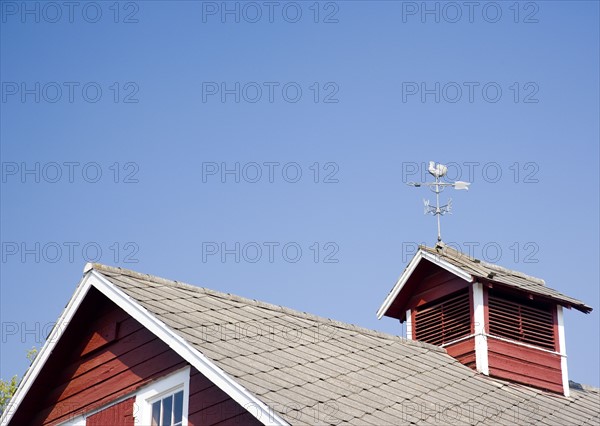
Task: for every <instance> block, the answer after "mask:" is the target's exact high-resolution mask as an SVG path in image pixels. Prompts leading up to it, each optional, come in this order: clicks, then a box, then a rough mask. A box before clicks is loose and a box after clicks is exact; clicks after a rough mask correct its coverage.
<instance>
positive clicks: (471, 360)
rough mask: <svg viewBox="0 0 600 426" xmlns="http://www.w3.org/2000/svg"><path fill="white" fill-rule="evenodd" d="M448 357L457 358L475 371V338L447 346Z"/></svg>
mask: <svg viewBox="0 0 600 426" xmlns="http://www.w3.org/2000/svg"><path fill="white" fill-rule="evenodd" d="M445 348H446V350H447V351H448V355H450V356H451V357H453V358H456V359H457V360H458V361H460V362H461V363H462V364H464V365H466V366H468V367H471V368H472V369H475V368H476V367H477V365H476V361H475V338H474V337H470V338H468V339H465V340H462V341H460V342H458V343H454V344H452V345H448V346H445Z"/></svg>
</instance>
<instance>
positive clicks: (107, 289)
mask: <svg viewBox="0 0 600 426" xmlns="http://www.w3.org/2000/svg"><path fill="white" fill-rule="evenodd" d="M84 272H85V275H84V277H83V278H82V280H81V282H80V283H79V285H78V287H77V289H76V290H75V294H74V295H73V297H72V298H71V300H70V301H69V304H68V305H67V307H66V308H65V310H64V311H63V313H62V315H61V317H60V318H59V320H58V322H57V326H55V327H54V329H53V330H52V333H51V336H53V338H52V339H48V340H47V341H46V343H45V344H44V346H43V347H42V350H41V351H40V353H39V354H38V356H37V357H36V359H35V361H34V362H33V364H32V366H31V367H30V368H29V370H27V373H26V374H25V377H24V378H23V380H22V381H21V383H20V384H19V387H18V388H17V391H16V392H15V395H14V397H13V399H12V400H11V403H10V405H9V408H8V409H7V410H6V411H5V412H4V414H3V415H2V418H1V419H0V425H1V426H5V425H7V424H8V423H9V422H10V420H11V418H12V416H13V414H14V413H15V412H16V411H17V409H18V407H19V405H20V404H21V402H22V401H23V399H24V398H25V395H26V394H27V392H28V391H29V389H30V388H31V386H32V384H33V382H34V381H35V379H36V378H37V376H38V375H39V373H40V371H41V369H42V368H43V367H44V365H45V363H46V361H47V360H48V357H49V356H50V354H51V353H52V351H53V349H54V347H55V346H56V343H57V342H58V341H59V340H60V338H61V337H62V335H63V333H64V330H65V329H66V327H59V325H60V324H68V323H69V322H70V320H71V319H72V318H73V316H74V315H75V313H76V312H77V310H78V308H79V306H80V305H81V302H82V300H83V299H84V297H85V296H86V295H87V293H88V291H89V289H90V288H91V287H92V286H93V287H95V288H96V289H97V290H99V291H100V292H101V293H102V294H104V295H105V296H106V297H108V298H109V299H110V300H111V301H112V302H113V303H115V304H116V305H117V306H119V307H120V308H121V309H123V310H124V311H125V312H127V313H128V314H129V315H131V317H132V318H134V319H135V320H137V321H138V322H139V323H141V324H142V325H143V326H144V327H146V328H147V329H148V330H149V331H150V332H152V333H153V334H154V335H156V336H157V337H158V338H159V339H161V340H162V341H163V342H165V343H166V344H167V345H168V346H169V347H171V348H172V349H173V350H174V351H175V352H177V353H178V354H179V355H180V356H181V357H182V358H183V359H184V360H185V361H187V362H188V363H190V364H191V365H192V366H193V367H194V368H196V369H197V370H198V371H199V372H200V373H202V374H203V375H204V376H206V378H208V379H209V380H210V381H211V382H213V383H214V384H215V385H216V386H217V387H219V388H220V389H221V390H222V391H223V392H225V393H226V394H227V395H229V396H230V397H231V398H232V399H233V400H234V401H236V402H237V403H238V404H240V405H241V406H242V407H243V408H244V409H245V410H247V411H248V412H250V414H252V415H253V416H254V417H256V419H258V420H259V421H260V422H261V423H263V424H264V425H288V423H287V422H286V421H285V420H284V419H283V418H282V417H280V416H279V415H278V414H277V413H275V412H274V411H273V410H272V409H271V408H270V407H269V406H267V405H266V404H265V403H263V402H262V401H260V400H259V399H258V398H257V397H255V396H254V395H253V394H252V393H250V391H248V390H247V389H246V388H244V387H243V386H241V385H240V384H239V383H237V382H236V381H235V380H234V379H233V378H232V377H231V376H229V375H228V374H227V373H226V372H225V371H223V370H222V369H221V368H219V367H218V366H217V365H215V364H214V363H213V362H212V361H211V360H209V359H208V358H207V357H206V356H204V355H203V354H202V353H201V352H200V351H198V350H197V349H196V348H194V347H193V346H192V345H191V344H190V343H189V342H187V341H186V340H184V339H183V338H182V337H181V336H179V335H178V334H176V333H175V332H174V331H173V330H172V329H171V328H170V327H168V326H167V325H166V324H165V323H163V322H162V321H160V320H159V319H158V318H156V317H155V316H154V315H152V314H151V313H150V312H149V311H148V310H146V309H145V308H144V307H142V306H141V305H139V304H138V303H137V302H136V301H135V300H133V299H132V298H131V297H129V296H128V295H127V294H125V293H124V292H123V291H122V290H121V289H119V288H117V287H116V286H115V285H113V284H112V283H111V282H110V281H109V280H107V279H106V278H105V277H104V276H103V275H102V274H101V273H99V272H98V271H96V270H94V269H91V268H90V267H89V265H86V267H85V269H84ZM55 331H56V335H54V334H55Z"/></svg>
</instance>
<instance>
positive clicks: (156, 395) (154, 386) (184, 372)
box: [133, 366, 190, 426]
mask: <svg viewBox="0 0 600 426" xmlns="http://www.w3.org/2000/svg"><path fill="white" fill-rule="evenodd" d="M180 390H183V418H182V423H181V424H182V425H183V426H187V425H188V409H189V401H190V367H189V366H187V367H185V368H183V369H181V370H178V371H176V372H174V373H171V374H169V375H167V376H165V377H163V378H161V379H158V380H157V381H155V382H153V383H151V384H149V385H148V386H145V387H143V388H141V389H140V390H139V391H138V392H137V394H136V396H135V405H134V409H133V411H134V412H133V416H134V421H135V424H136V425H140V426H149V425H150V424H151V421H152V403H153V402H156V400H157V399H160V398H161V397H164V396H167V395H170V394H172V393H175V392H177V391H180Z"/></svg>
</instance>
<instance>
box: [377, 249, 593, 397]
mask: <svg viewBox="0 0 600 426" xmlns="http://www.w3.org/2000/svg"><path fill="white" fill-rule="evenodd" d="M563 307H566V308H569V309H570V308H575V309H578V310H580V311H582V312H585V313H589V312H591V310H592V308H590V307H589V306H587V305H585V304H584V303H583V302H581V301H579V300H576V299H573V298H571V297H568V296H565V295H563V294H561V293H559V292H557V291H555V290H553V289H551V288H548V287H546V285H545V283H544V281H543V280H541V279H539V278H534V277H531V276H528V275H525V274H523V273H520V272H517V271H512V270H509V269H505V268H502V267H499V266H496V265H492V264H489V263H486V262H483V261H480V260H478V259H474V258H472V257H469V256H467V255H465V254H464V253H461V252H458V251H456V250H454V249H452V248H450V247H448V246H445V245H444V244H443V243H439V244H438V245H437V246H436V247H435V248H429V247H424V246H421V247H420V248H419V251H418V252H417V253H416V254H415V256H414V258H413V259H412V260H411V262H410V263H409V264H408V266H407V267H406V269H405V271H404V272H403V274H402V275H401V277H400V279H399V280H398V282H397V283H396V285H395V286H394V288H393V289H392V291H391V292H390V294H389V295H388V296H387V298H386V299H385V301H384V302H383V304H382V306H381V308H380V309H379V311H378V313H377V316H378V317H379V318H381V317H382V316H388V317H392V318H396V319H399V320H400V322H402V323H406V333H407V336H406V337H407V338H408V339H411V340H419V341H422V342H426V343H431V344H434V345H437V346H441V347H443V348H445V349H446V351H447V352H448V354H450V355H452V356H453V357H454V358H456V359H457V360H458V361H460V362H461V363H463V364H465V365H467V366H469V367H471V368H473V369H475V370H477V371H479V372H480V373H483V374H485V375H489V376H493V377H497V378H500V379H505V380H510V381H514V382H518V383H522V384H526V385H529V386H534V387H537V388H540V389H544V390H548V391H552V392H557V393H562V394H564V395H565V396H568V395H569V380H568V373H567V355H566V348H565V334H564V325H563Z"/></svg>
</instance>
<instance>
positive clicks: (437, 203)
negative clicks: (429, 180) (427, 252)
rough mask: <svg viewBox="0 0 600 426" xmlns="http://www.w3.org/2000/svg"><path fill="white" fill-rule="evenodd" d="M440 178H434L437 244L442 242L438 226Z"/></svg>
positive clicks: (439, 226)
mask: <svg viewBox="0 0 600 426" xmlns="http://www.w3.org/2000/svg"><path fill="white" fill-rule="evenodd" d="M439 184H440V178H439V177H437V176H436V177H435V200H436V206H435V207H436V216H437V226H438V236H437V240H438V242H441V241H442V230H441V225H440V216H441V209H440V185H439Z"/></svg>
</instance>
